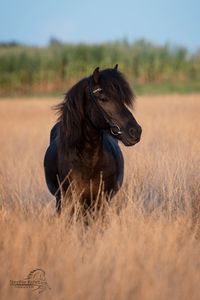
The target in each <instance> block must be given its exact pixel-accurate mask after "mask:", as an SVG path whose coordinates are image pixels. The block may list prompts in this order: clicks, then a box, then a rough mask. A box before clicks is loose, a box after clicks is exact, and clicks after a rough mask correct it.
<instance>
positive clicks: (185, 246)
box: [0, 95, 200, 300]
mask: <svg viewBox="0 0 200 300" xmlns="http://www.w3.org/2000/svg"><path fill="white" fill-rule="evenodd" d="M54 103H55V101H49V102H48V101H42V100H40V99H38V100H37V99H35V100H34V99H32V101H21V100H16V101H13V102H12V101H8V100H2V101H1V102H0V145H1V147H0V154H1V164H0V228H1V234H0V265H1V272H0V298H1V299H6V300H7V299H35V298H37V297H38V296H37V294H36V292H34V291H32V290H30V289H16V288H13V287H10V280H23V279H24V278H25V277H26V276H27V275H28V273H29V272H30V271H31V270H33V269H36V268H42V269H43V270H45V272H46V279H47V282H48V285H49V286H50V288H51V289H50V290H49V289H48V290H46V291H44V292H43V294H41V295H40V296H39V297H40V298H41V299H87V300H88V299H99V300H101V299H152V300H154V299H199V298H200V291H199V289H198V285H199V280H200V256H199V250H200V243H199V228H198V219H199V201H200V167H199V166H200V155H199V149H200V119H199V112H200V96H199V95H188V96H179V95H174V96H156V97H153V96H152V97H141V98H138V102H137V105H136V112H135V114H136V118H137V120H138V121H139V123H141V125H142V127H143V136H142V139H141V142H140V143H139V144H137V145H136V146H134V147H130V148H125V147H123V146H122V149H123V153H124V156H125V180H124V184H123V187H122V188H121V190H120V192H119V193H118V194H117V195H116V197H115V198H114V199H113V200H112V201H111V203H109V204H107V203H104V205H105V207H104V214H101V213H98V215H97V213H96V215H95V216H93V217H89V226H85V223H84V219H83V217H79V218H78V219H77V218H75V217H74V218H70V217H69V213H68V206H67V207H66V209H65V212H64V213H63V214H62V215H61V217H60V218H57V217H56V216H55V200H54V198H53V197H52V196H51V195H50V194H49V192H48V190H47V187H46V184H45V181H44V175H43V155H44V151H45V149H46V147H47V144H48V140H49V130H50V128H51V126H52V125H53V122H54V121H55V119H56V118H55V116H54V115H53V112H52V111H51V109H50V107H51V106H52V105H53V104H54ZM74 201H75V202H76V205H77V208H78V199H74Z"/></svg>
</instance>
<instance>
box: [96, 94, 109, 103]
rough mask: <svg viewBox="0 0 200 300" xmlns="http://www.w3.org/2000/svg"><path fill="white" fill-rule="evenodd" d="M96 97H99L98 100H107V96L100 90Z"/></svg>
mask: <svg viewBox="0 0 200 300" xmlns="http://www.w3.org/2000/svg"><path fill="white" fill-rule="evenodd" d="M98 99H99V101H102V102H107V101H108V98H107V97H106V96H105V95H104V94H103V93H102V92H101V93H99V97H98Z"/></svg>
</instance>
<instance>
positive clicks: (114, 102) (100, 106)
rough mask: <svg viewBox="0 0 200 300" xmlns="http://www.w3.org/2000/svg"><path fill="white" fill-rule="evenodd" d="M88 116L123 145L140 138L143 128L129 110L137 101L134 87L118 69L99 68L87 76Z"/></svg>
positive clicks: (128, 144)
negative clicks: (132, 89) (132, 88)
mask: <svg viewBox="0 0 200 300" xmlns="http://www.w3.org/2000/svg"><path fill="white" fill-rule="evenodd" d="M88 101H89V118H90V120H91V122H92V123H93V124H94V125H95V127H97V128H99V129H103V130H109V131H110V133H111V134H112V135H113V136H115V137H116V138H117V139H119V140H121V141H122V142H123V143H124V145H126V146H131V145H134V144H136V143H138V142H139V141H140V137H141V133H142V128H141V127H140V125H139V124H138V123H137V121H136V119H135V118H134V116H133V115H132V113H131V112H130V110H129V109H128V106H129V107H131V106H132V103H133V101H134V96H133V93H132V91H131V88H130V86H129V84H128V82H127V81H126V79H125V78H124V76H123V75H122V73H120V72H119V71H118V70H117V65H116V66H115V68H114V69H106V70H103V71H99V68H96V69H95V70H94V72H93V75H92V76H91V77H89V79H88Z"/></svg>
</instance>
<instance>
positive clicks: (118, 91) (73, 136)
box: [54, 69, 135, 147]
mask: <svg viewBox="0 0 200 300" xmlns="http://www.w3.org/2000/svg"><path fill="white" fill-rule="evenodd" d="M89 80H92V76H90V77H86V78H83V79H82V80H80V81H79V82H78V83H76V84H75V85H74V86H72V87H71V88H70V89H69V91H68V92H67V93H66V94H65V98H64V100H63V101H62V102H61V103H59V104H58V105H56V106H54V109H55V110H56V111H57V113H58V122H59V123H60V142H61V144H63V145H64V144H65V141H66V140H67V144H68V146H73V147H74V146H76V145H77V142H78V138H79V137H80V136H81V134H82V124H83V120H84V116H85V107H84V103H85V102H84V99H85V97H86V92H87V87H88V82H89ZM99 85H100V87H101V88H102V90H105V91H106V95H109V96H110V97H111V98H112V99H114V100H115V101H118V102H122V103H124V104H126V105H127V106H129V107H132V105H133V103H134V99H135V97H134V94H133V92H132V91H131V88H130V86H129V84H128V82H127V81H126V79H125V77H124V75H123V74H122V73H121V72H119V71H117V70H115V69H105V70H102V71H100V83H99Z"/></svg>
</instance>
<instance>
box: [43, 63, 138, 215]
mask: <svg viewBox="0 0 200 300" xmlns="http://www.w3.org/2000/svg"><path fill="white" fill-rule="evenodd" d="M117 68H118V66H117V65H116V66H115V68H113V69H105V70H102V71H99V68H96V69H95V70H94V72H93V74H92V75H91V76H89V77H87V78H84V79H82V80H80V81H79V82H78V83H76V84H75V85H74V86H73V87H72V88H71V89H70V90H69V91H68V93H67V94H66V96H65V99H64V101H63V102H62V103H60V104H58V105H57V106H56V109H57V111H58V113H59V119H58V122H57V123H56V124H55V125H54V127H53V128H52V130H51V133H50V145H49V147H48V149H47V151H46V154H45V158H44V168H45V177H46V182H47V186H48V188H49V191H50V192H51V193H52V194H53V195H55V197H56V210H57V212H58V213H60V211H61V198H62V197H61V195H63V194H64V195H65V194H66V193H68V191H69V190H70V189H71V188H72V186H73V187H74V186H75V187H76V188H77V189H78V190H79V191H80V199H81V201H82V203H84V205H85V204H87V205H86V207H91V206H92V205H93V204H94V203H95V198H96V197H97V194H98V193H99V187H100V184H101V182H102V183H103V184H102V185H101V186H102V189H103V192H104V194H105V195H107V196H109V197H112V196H113V195H114V194H115V193H116V192H117V191H118V190H119V188H120V187H121V185H122V181H123V174H124V160H123V156H122V152H121V150H120V148H119V146H118V140H120V141H122V143H123V144H124V145H126V146H131V145H134V144H136V143H138V142H139V141H140V136H141V132H142V129H141V127H140V125H139V124H138V123H137V121H136V120H135V118H134V117H133V115H132V113H131V112H130V111H129V109H128V108H127V106H129V107H131V106H132V104H133V102H134V95H133V93H132V91H131V88H130V86H129V84H128V82H127V81H126V79H125V78H124V76H123V74H122V73H121V72H119V71H118V69H117ZM91 189H92V191H91Z"/></svg>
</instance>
